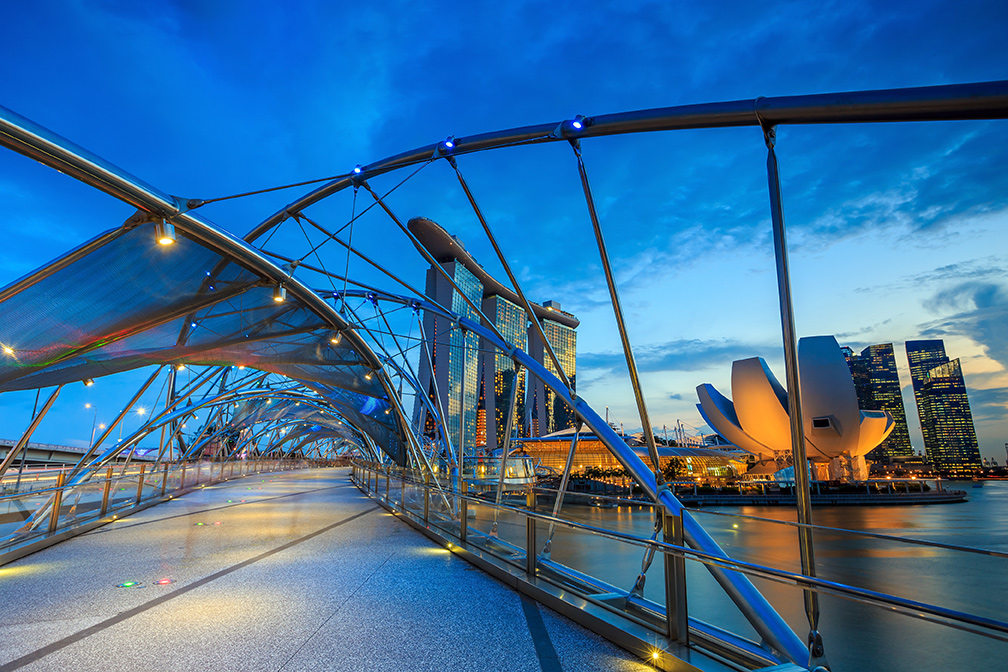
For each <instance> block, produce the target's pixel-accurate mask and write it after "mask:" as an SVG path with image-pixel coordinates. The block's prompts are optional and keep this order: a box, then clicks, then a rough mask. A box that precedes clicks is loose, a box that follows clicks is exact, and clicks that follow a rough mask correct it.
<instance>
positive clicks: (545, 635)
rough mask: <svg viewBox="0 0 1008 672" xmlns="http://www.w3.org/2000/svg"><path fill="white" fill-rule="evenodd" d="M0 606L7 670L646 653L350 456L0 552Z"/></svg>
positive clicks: (549, 666) (412, 664)
mask: <svg viewBox="0 0 1008 672" xmlns="http://www.w3.org/2000/svg"><path fill="white" fill-rule="evenodd" d="M159 581H166V583H164V584H159V583H158V582H159ZM130 582H136V584H137V585H133V586H129V585H127V586H125V587H117V586H120V585H123V584H129V583H130ZM0 604H2V605H3V610H2V611H0V671H6V670H21V669H23V670H65V669H83V670H91V669H101V670H103V671H105V672H111V671H114V670H168V669H170V670H232V671H233V670H283V671H285V672H287V671H294V670H440V669H458V670H480V671H491V670H539V669H541V670H543V671H544V672H552V671H555V670H566V671H573V670H597V669H605V670H645V669H650V668H649V667H647V666H645V665H643V664H641V663H640V662H639V661H638V660H637V659H636V658H634V657H633V656H632V655H631V654H629V653H627V652H625V651H623V650H622V649H619V648H617V647H615V646H613V645H611V644H610V643H608V642H606V641H605V640H603V639H601V638H599V637H598V636H596V635H594V634H593V633H590V632H588V631H587V630H584V629H583V628H581V627H580V626H578V625H576V624H574V623H572V622H571V621H569V620H567V619H566V618H564V617H562V616H559V615H557V614H555V613H553V612H552V611H550V610H549V609H547V608H545V607H542V606H540V605H538V604H536V603H535V602H532V601H530V600H529V599H528V598H523V597H521V596H520V595H519V594H518V593H516V592H514V591H513V590H511V589H510V588H508V587H506V586H505V585H504V584H502V583H500V582H498V581H497V580H495V579H493V578H491V577H490V576H489V575H487V574H485V573H484V572H482V571H479V570H477V569H475V568H474V567H473V566H472V565H470V564H469V563H467V562H465V561H464V560H462V559H460V558H458V557H456V556H455V555H453V554H452V553H450V552H449V551H447V550H445V549H444V548H441V547H438V546H436V545H435V544H434V543H433V542H432V541H430V540H429V539H427V538H426V537H424V536H423V535H421V534H420V533H418V532H416V531H414V530H413V529H412V528H410V527H409V526H408V525H405V524H403V523H402V522H401V521H400V520H398V519H396V517H395V516H393V515H392V514H390V513H388V512H386V511H385V510H384V509H383V508H381V507H380V506H378V505H377V504H376V503H375V502H374V501H373V500H371V499H368V498H367V497H366V496H365V495H363V494H362V493H361V492H360V491H359V490H358V489H357V488H356V487H354V486H353V485H352V484H351V483H350V482H349V479H348V477H347V470H346V469H327V470H322V469H320V470H309V471H297V472H286V473H280V474H264V475H259V476H254V477H248V478H243V479H237V480H234V481H230V482H226V483H221V484H218V485H213V486H209V487H206V488H202V489H199V490H197V491H194V492H192V493H190V494H187V495H185V496H183V497H180V498H177V499H174V500H172V501H169V502H166V503H164V504H161V505H158V506H155V507H152V508H149V509H146V510H144V511H141V512H139V513H138V514H136V515H134V516H130V517H127V518H122V519H120V520H118V521H116V522H114V523H111V524H109V525H106V526H105V527H102V528H98V529H96V530H93V531H91V532H89V533H87V534H84V535H81V536H79V537H76V538H74V539H71V540H69V541H66V542H64V543H61V544H57V545H55V546H52V547H50V548H48V549H45V550H43V551H40V552H38V553H35V554H33V555H30V556H27V557H25V558H22V559H21V560H18V561H16V562H13V563H11V564H9V565H5V566H3V567H0Z"/></svg>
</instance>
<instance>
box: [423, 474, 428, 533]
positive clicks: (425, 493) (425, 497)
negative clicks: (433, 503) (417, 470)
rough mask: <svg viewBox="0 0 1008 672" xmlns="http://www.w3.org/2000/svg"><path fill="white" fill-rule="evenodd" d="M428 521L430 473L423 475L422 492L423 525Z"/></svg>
mask: <svg viewBox="0 0 1008 672" xmlns="http://www.w3.org/2000/svg"><path fill="white" fill-rule="evenodd" d="M429 520H430V472H429V471H428V472H427V473H426V474H424V491H423V522H424V525H426V524H427V522H428V521H429Z"/></svg>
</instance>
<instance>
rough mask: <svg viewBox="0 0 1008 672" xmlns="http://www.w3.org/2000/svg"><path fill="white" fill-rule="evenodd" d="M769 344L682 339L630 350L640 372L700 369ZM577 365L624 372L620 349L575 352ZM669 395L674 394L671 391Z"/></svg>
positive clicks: (761, 349)
mask: <svg viewBox="0 0 1008 672" xmlns="http://www.w3.org/2000/svg"><path fill="white" fill-rule="evenodd" d="M772 349H773V348H772V347H771V346H767V345H755V344H751V343H740V342H737V341H703V340H696V339H682V340H676V341H669V342H667V343H662V344H660V345H654V346H643V347H640V348H636V349H635V350H634V359H635V361H636V362H637V368H638V369H639V370H640V371H641V372H643V373H655V372H660V371H702V370H704V369H707V368H710V367H712V366H719V365H721V366H724V367H726V368H728V367H730V366H731V363H732V362H733V361H734V360H736V359H744V358H746V357H755V356H765V355H766V354H767V352H768V351H770V350H772ZM577 365H578V368H579V369H590V370H605V371H608V372H610V373H619V374H625V372H626V359H625V358H624V356H623V353H621V352H599V353H593V352H586V353H578V358H577ZM669 398H670V399H675V398H677V397H676V396H675V395H672V396H670V397H669Z"/></svg>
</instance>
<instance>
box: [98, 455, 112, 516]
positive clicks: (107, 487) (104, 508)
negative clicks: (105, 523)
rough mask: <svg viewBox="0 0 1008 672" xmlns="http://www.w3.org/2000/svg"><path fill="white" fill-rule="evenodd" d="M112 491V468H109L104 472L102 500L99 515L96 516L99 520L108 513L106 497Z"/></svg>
mask: <svg viewBox="0 0 1008 672" xmlns="http://www.w3.org/2000/svg"><path fill="white" fill-rule="evenodd" d="M111 489H112V467H111V466H110V467H109V468H108V470H106V472H105V487H104V488H102V498H101V513H100V514H99V515H98V517H99V518H103V517H104V516H105V513H106V512H107V511H108V496H109V490H111Z"/></svg>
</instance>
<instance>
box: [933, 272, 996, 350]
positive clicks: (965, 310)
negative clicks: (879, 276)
mask: <svg viewBox="0 0 1008 672" xmlns="http://www.w3.org/2000/svg"><path fill="white" fill-rule="evenodd" d="M925 305H926V306H927V307H929V308H930V309H931V310H932V311H934V312H946V313H947V312H948V311H956V312H953V313H952V314H951V315H946V316H944V317H942V318H941V319H938V320H935V321H933V322H930V323H928V324H926V325H924V326H923V328H922V329H921V334H922V335H923V336H925V337H943V336H947V335H950V334H960V335H963V336H966V337H968V338H971V339H972V340H974V341H976V342H977V343H979V344H980V345H982V346H983V348H984V350H985V351H986V353H987V356H988V357H990V358H991V359H993V360H995V361H997V362H998V363H1000V364H1001V366H1003V367H1005V368H1006V369H1008V329H1006V325H1008V286H1006V285H1003V284H1000V283H993V282H983V281H969V282H962V283H958V284H956V285H953V286H952V287H949V288H946V289H943V290H941V291H939V292H938V293H936V294H935V295H934V296H933V297H931V298H930V299H929V300H927V301H926V302H925Z"/></svg>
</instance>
